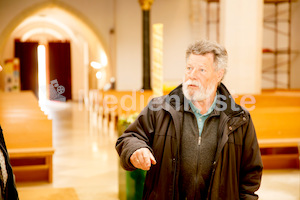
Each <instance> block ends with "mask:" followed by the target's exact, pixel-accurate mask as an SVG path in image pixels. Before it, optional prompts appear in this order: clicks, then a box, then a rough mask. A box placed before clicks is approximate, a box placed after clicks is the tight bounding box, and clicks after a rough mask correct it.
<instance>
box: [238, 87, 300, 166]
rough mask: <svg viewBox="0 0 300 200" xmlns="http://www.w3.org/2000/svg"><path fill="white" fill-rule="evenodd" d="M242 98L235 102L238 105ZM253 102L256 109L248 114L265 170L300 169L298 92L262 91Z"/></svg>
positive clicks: (299, 92)
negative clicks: (250, 117)
mask: <svg viewBox="0 0 300 200" xmlns="http://www.w3.org/2000/svg"><path fill="white" fill-rule="evenodd" d="M242 96H243V95H239V96H238V97H237V98H236V101H237V102H239V103H240V100H241V98H242ZM254 98H255V101H256V102H255V104H253V105H255V108H254V109H253V110H251V111H250V113H251V116H252V119H253V122H254V125H255V129H256V133H257V138H258V141H259V145H260V149H261V154H262V159H263V164H264V168H265V169H285V168H295V169H299V151H300V123H299V119H300V118H299V116H300V91H263V92H262V94H260V95H254ZM248 101H250V99H248ZM250 107H251V105H248V108H250Z"/></svg>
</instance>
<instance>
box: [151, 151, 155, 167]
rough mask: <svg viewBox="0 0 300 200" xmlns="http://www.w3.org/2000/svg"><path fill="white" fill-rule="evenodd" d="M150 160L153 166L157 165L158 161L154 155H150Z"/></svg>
mask: <svg viewBox="0 0 300 200" xmlns="http://www.w3.org/2000/svg"><path fill="white" fill-rule="evenodd" d="M150 160H151V164H152V165H155V164H156V160H155V158H154V156H153V155H152V153H150Z"/></svg>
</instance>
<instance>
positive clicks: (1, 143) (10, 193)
mask: <svg viewBox="0 0 300 200" xmlns="http://www.w3.org/2000/svg"><path fill="white" fill-rule="evenodd" d="M0 151H2V153H3V156H4V158H5V165H6V171H7V175H8V177H7V182H6V187H5V190H4V191H2V192H3V197H2V198H3V199H4V200H18V199H19V196H18V191H17V189H16V184H15V179H14V174H13V171H12V167H11V165H10V161H9V156H8V152H7V149H6V144H5V140H4V137H3V133H2V128H1V126H0ZM1 181H2V179H1ZM1 185H2V186H3V183H1ZM2 186H1V187H2ZM0 195H1V193H0ZM0 199H1V197H0Z"/></svg>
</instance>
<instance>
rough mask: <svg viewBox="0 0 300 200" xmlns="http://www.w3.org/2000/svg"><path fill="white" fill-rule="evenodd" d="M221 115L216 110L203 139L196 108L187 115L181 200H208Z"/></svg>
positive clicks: (182, 147)
mask: <svg viewBox="0 0 300 200" xmlns="http://www.w3.org/2000/svg"><path fill="white" fill-rule="evenodd" d="M219 116H220V114H219V112H218V111H216V110H213V111H212V112H211V114H210V115H209V117H208V118H207V119H206V120H205V123H204V127H203V131H202V134H201V138H200V139H199V131H198V124H197V119H196V117H195V115H194V113H193V111H192V110H189V111H186V112H184V114H183V129H182V137H181V148H180V149H181V152H180V159H181V165H180V175H179V176H180V177H179V191H180V192H179V193H180V199H205V198H206V196H207V192H208V187H209V181H210V176H211V169H212V164H213V159H214V157H215V152H216V148H217V141H218V136H217V129H218V125H219V121H220V118H219Z"/></svg>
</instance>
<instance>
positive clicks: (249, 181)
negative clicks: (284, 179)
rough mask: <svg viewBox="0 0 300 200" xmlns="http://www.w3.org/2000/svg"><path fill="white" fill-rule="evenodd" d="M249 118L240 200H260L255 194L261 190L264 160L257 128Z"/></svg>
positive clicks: (241, 172)
mask: <svg viewBox="0 0 300 200" xmlns="http://www.w3.org/2000/svg"><path fill="white" fill-rule="evenodd" d="M248 116H249V122H248V126H246V130H245V136H244V146H243V154H242V160H241V171H240V199H247V200H252V199H253V200H254V199H258V195H256V194H255V192H256V191H257V190H258V189H259V187H260V183H261V176H262V169H263V164H262V159H261V154H260V149H259V146H258V141H257V137H256V132H255V128H254V125H253V122H252V119H251V117H250V114H249V113H248Z"/></svg>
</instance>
